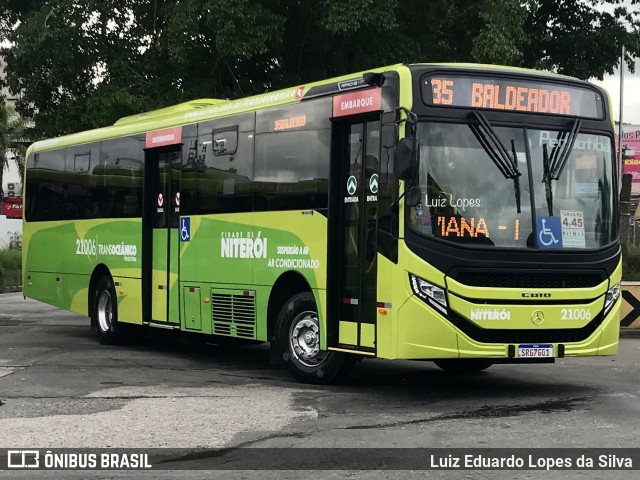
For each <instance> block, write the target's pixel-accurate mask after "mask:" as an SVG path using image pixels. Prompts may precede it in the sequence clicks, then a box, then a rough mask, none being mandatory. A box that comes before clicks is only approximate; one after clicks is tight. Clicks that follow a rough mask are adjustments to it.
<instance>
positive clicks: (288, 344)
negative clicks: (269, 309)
mask: <svg viewBox="0 0 640 480" xmlns="http://www.w3.org/2000/svg"><path fill="white" fill-rule="evenodd" d="M278 350H279V352H280V354H281V356H282V360H283V362H284V365H285V367H286V369H287V370H288V371H289V373H291V375H293V376H294V377H295V378H296V379H298V380H300V381H301V382H305V383H314V384H323V385H326V384H330V383H336V382H338V381H340V380H341V379H343V378H344V377H345V376H346V375H347V374H348V373H349V371H350V370H351V368H353V365H354V364H355V359H354V357H353V356H351V355H348V354H345V353H342V352H333V351H326V350H320V322H319V321H318V310H317V307H316V302H315V299H314V297H313V294H311V293H310V292H305V293H299V294H297V295H294V296H293V297H291V298H290V299H289V300H288V301H287V303H286V304H285V306H284V307H283V308H282V310H280V314H279V315H278Z"/></svg>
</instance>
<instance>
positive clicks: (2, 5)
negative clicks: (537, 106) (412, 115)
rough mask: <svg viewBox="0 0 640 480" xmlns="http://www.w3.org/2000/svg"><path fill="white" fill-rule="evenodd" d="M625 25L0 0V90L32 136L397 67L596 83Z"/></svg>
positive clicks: (292, 8)
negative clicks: (534, 74) (474, 69)
mask: <svg viewBox="0 0 640 480" xmlns="http://www.w3.org/2000/svg"><path fill="white" fill-rule="evenodd" d="M639 1H640V0H632V3H633V4H636V3H638V2H639ZM606 5H608V6H611V7H615V9H614V10H612V11H611V12H610V13H607V12H606V11H603V10H602V7H603V6H606ZM639 29H640V25H639V23H638V13H637V12H636V11H635V10H634V9H626V8H624V7H622V6H621V5H620V0H429V1H428V2H427V1H425V0H350V1H349V2H345V1H343V0H296V1H295V2H292V1H290V0H83V1H82V2H79V1H77V0H55V1H54V0H0V39H6V40H8V41H9V42H11V46H10V47H8V48H4V51H3V52H2V53H3V54H4V55H5V57H6V60H7V64H8V67H7V70H8V76H7V80H6V83H7V84H8V86H9V87H10V88H11V89H12V90H13V91H19V92H21V95H22V97H21V101H20V102H19V104H18V106H17V108H18V111H19V112H20V113H21V114H23V115H26V116H28V117H32V118H33V119H34V121H35V125H36V129H37V130H38V133H39V134H41V135H44V136H56V135H60V134H63V133H67V132H73V131H78V130H83V129H88V128H94V127H98V126H103V125H107V124H110V123H112V122H114V121H115V120H117V119H118V118H119V117H122V116H125V115H130V114H133V113H139V112H142V111H145V110H150V109H154V108H159V107H162V106H167V105H171V104H174V103H177V102H181V101H186V100H191V99H195V98H200V97H213V98H237V97H240V96H246V95H251V94H256V93H261V92H264V91H266V90H273V89H276V88H282V87H285V86H291V85H296V84H304V83H307V82H310V81H314V80H319V79H322V78H328V77H331V76H334V75H341V74H345V73H349V72H353V71H358V70H363V69H367V68H371V67H374V66H380V65H385V64H391V63H399V62H484V63H499V64H506V65H515V66H524V67H532V68H544V69H549V70H554V71H557V72H559V73H564V74H568V75H574V76H577V77H580V78H589V77H593V76H595V77H602V76H603V75H604V74H606V73H611V72H612V71H613V69H614V68H615V66H616V63H617V59H618V56H619V51H620V46H621V45H623V44H624V45H625V46H626V48H627V53H628V57H627V61H628V62H629V65H630V67H631V68H632V67H633V58H634V57H635V56H636V55H637V54H638V52H640V41H639V38H640V36H639V33H638V32H639Z"/></svg>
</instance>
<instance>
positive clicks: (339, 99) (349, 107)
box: [333, 88, 382, 117]
mask: <svg viewBox="0 0 640 480" xmlns="http://www.w3.org/2000/svg"><path fill="white" fill-rule="evenodd" d="M381 109H382V90H381V89H380V88H370V89H368V90H361V91H358V92H351V93H344V94H342V95H336V96H335V97H333V116H334V117H344V116H346V115H357V114H359V113H366V112H375V111H376V110H381Z"/></svg>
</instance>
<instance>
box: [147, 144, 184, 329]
mask: <svg viewBox="0 0 640 480" xmlns="http://www.w3.org/2000/svg"><path fill="white" fill-rule="evenodd" d="M181 152H182V150H181V147H180V146H172V147H167V148H161V149H160V148H159V149H147V150H146V156H145V205H144V207H145V208H144V210H143V219H142V229H143V240H142V251H143V254H142V299H143V318H144V320H145V321H147V322H148V321H152V322H168V323H175V324H178V323H180V317H179V311H180V309H179V304H178V302H179V288H178V257H179V245H178V243H179V238H178V222H179V218H180V159H181Z"/></svg>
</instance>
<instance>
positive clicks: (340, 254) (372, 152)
mask: <svg viewBox="0 0 640 480" xmlns="http://www.w3.org/2000/svg"><path fill="white" fill-rule="evenodd" d="M333 129H334V130H333V133H334V135H333V144H332V155H331V162H332V165H331V171H332V177H331V190H330V201H329V233H328V235H329V237H328V238H329V246H328V259H329V260H328V261H329V264H328V266H327V268H328V272H327V282H328V283H327V297H328V298H327V326H328V328H327V344H328V346H329V347H330V348H331V347H334V348H342V349H348V350H357V351H361V352H363V353H365V352H367V353H375V351H376V349H375V339H376V315H377V312H376V290H377V284H376V282H377V238H376V234H377V221H378V175H379V172H380V117H379V116H377V118H376V117H368V118H367V121H362V120H358V121H357V123H356V122H354V121H353V120H351V121H349V120H339V121H334V124H333Z"/></svg>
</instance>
